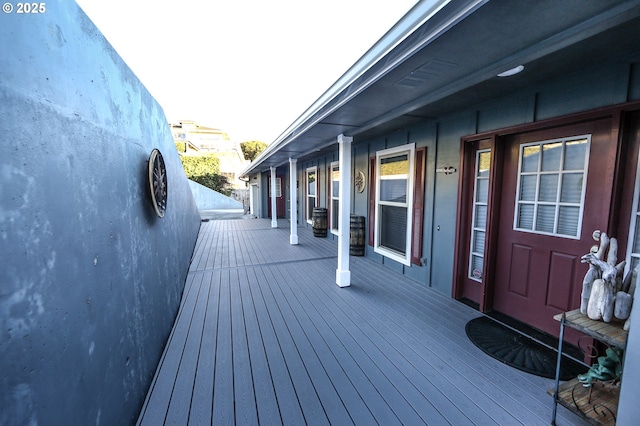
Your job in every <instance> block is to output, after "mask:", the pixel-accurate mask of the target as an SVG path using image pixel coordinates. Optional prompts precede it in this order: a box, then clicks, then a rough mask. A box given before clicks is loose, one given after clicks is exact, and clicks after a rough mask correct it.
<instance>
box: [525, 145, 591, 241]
mask: <svg viewBox="0 0 640 426" xmlns="http://www.w3.org/2000/svg"><path fill="white" fill-rule="evenodd" d="M590 141H591V136H579V137H576V138H571V139H556V140H553V141H544V142H534V143H530V144H524V145H521V147H520V165H519V171H518V190H517V197H516V209H515V212H516V214H515V217H514V229H516V230H520V231H527V232H536V233H541V234H548V235H558V236H563V237H571V238H579V237H580V232H581V223H582V215H583V212H584V195H585V187H586V185H585V176H586V175H587V165H588V162H589V158H588V157H589V156H588V153H589V146H590ZM540 154H542V155H540ZM561 165H563V167H561Z"/></svg>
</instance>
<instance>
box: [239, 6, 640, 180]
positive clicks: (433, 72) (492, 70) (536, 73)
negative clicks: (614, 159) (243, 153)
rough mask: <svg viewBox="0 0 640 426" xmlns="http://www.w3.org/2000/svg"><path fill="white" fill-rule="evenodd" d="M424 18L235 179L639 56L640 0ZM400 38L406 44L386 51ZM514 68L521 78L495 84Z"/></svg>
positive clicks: (469, 10)
mask: <svg viewBox="0 0 640 426" xmlns="http://www.w3.org/2000/svg"><path fill="white" fill-rule="evenodd" d="M423 3H424V2H423ZM420 8H422V9H423V10H420ZM424 9H425V5H424V4H420V3H419V4H418V5H416V6H415V7H414V8H413V9H412V10H411V11H410V12H409V13H408V14H407V15H406V16H405V17H404V18H403V19H402V20H401V21H400V22H398V24H396V26H394V28H392V29H391V30H390V31H389V32H388V33H387V34H386V35H385V36H384V37H383V38H382V39H381V40H380V42H378V44H376V45H375V46H374V47H372V49H371V50H370V51H369V52H367V53H366V54H365V55H364V56H363V58H362V59H361V60H360V61H358V62H357V63H356V64H355V65H354V66H353V67H352V68H351V69H350V70H349V71H347V73H345V75H344V76H343V77H342V78H341V80H339V81H338V82H336V84H334V86H332V87H331V88H330V89H329V90H328V91H327V92H326V93H325V94H324V95H323V96H322V97H320V99H319V100H318V101H316V103H315V104H314V105H312V106H311V107H310V108H309V109H308V110H307V111H306V112H305V113H304V114H302V115H301V116H300V118H298V120H296V122H294V123H293V124H292V125H291V126H290V127H289V128H288V129H286V130H285V131H284V132H283V133H282V135H281V136H280V137H279V138H278V139H277V140H276V141H274V142H273V143H272V144H271V145H270V146H269V147H268V149H267V150H266V151H265V152H264V153H263V154H262V155H261V156H260V157H258V159H256V161H254V162H253V163H252V164H251V165H250V166H249V168H247V169H246V170H245V171H244V172H243V174H244V175H247V174H249V173H252V172H258V171H265V170H267V169H268V168H269V167H270V166H279V165H281V164H284V163H286V162H287V161H288V159H289V158H290V157H291V158H298V159H304V158H305V157H306V156H312V155H315V154H316V153H317V152H318V151H320V150H322V149H323V148H326V147H328V146H331V145H333V144H335V143H336V136H337V135H339V134H341V133H344V134H345V135H348V136H354V143H357V142H358V140H362V139H364V138H369V137H373V136H376V135H380V134H384V133H388V132H389V131H392V130H394V129H397V128H401V127H404V126H407V125H410V124H412V123H415V122H419V121H424V120H426V119H429V118H433V117H439V116H442V115H445V114H447V113H450V112H453V111H455V110H457V109H461V108H466V107H469V106H472V105H476V104H480V103H482V102H485V101H487V100H489V99H493V98H497V97H500V96H503V95H507V94H509V93H511V92H514V91H517V90H520V89H523V88H525V87H527V86H529V85H532V84H535V83H540V82H544V81H548V80H552V79H555V78H558V77H560V76H563V75H568V74H571V73H573V72H574V71H575V70H576V69H577V68H581V69H585V68H590V67H594V66H596V65H599V64H602V63H607V62H612V63H613V62H617V61H622V60H625V61H626V60H628V59H629V57H632V56H635V55H640V1H639V0H616V1H614V0H611V1H607V2H602V1H601V0H563V1H561V2H558V1H557V0H532V1H517V2H513V1H510V0H491V1H489V0H452V1H450V2H448V3H446V5H445V6H444V7H442V8H441V9H440V10H439V11H438V12H437V13H435V14H434V15H433V16H430V17H429V18H428V19H427V20H426V21H425V12H424ZM398 32H404V34H405V38H404V39H403V40H402V41H401V42H400V43H399V44H397V45H395V47H394V46H393V45H391V41H392V40H397V37H396V38H395V39H392V38H391V36H393V35H394V34H395V33H398ZM391 48H392V49H391ZM377 52H381V53H377ZM374 54H375V55H377V56H376V58H375V61H374V62H373V65H371V64H370V62H367V58H368V55H369V56H370V55H374ZM369 61H370V59H369ZM520 64H522V65H524V66H525V69H524V71H523V72H521V73H520V74H517V75H515V76H512V77H506V78H501V77H497V74H499V73H501V72H503V71H505V70H508V69H510V68H513V67H515V66H517V65H520ZM351 76H353V77H351Z"/></svg>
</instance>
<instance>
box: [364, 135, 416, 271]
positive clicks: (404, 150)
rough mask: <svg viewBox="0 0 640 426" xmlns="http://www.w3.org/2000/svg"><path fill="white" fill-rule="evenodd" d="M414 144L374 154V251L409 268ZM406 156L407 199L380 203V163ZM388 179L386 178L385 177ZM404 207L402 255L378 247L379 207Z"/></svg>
mask: <svg viewBox="0 0 640 426" xmlns="http://www.w3.org/2000/svg"><path fill="white" fill-rule="evenodd" d="M415 149H416V146H415V143H411V144H407V145H400V146H397V147H394V148H388V149H384V150H382V151H377V152H376V182H375V185H376V191H375V194H376V195H375V196H376V199H375V225H374V226H375V228H374V229H375V232H374V248H373V249H374V251H375V252H376V253H378V254H381V255H383V256H385V257H388V258H390V259H393V260H395V261H397V262H400V263H402V264H403V265H407V266H411V236H412V235H411V234H412V226H413V220H412V218H413V191H414V186H415V182H414V179H415V172H414V167H415ZM402 154H407V157H408V160H409V171H408V174H407V199H406V202H405V203H397V202H389V201H383V202H381V201H380V181H381V179H382V178H381V167H380V161H381V160H382V159H384V158H387V157H393V156H397V155H402ZM387 178H388V177H387ZM381 204H383V205H388V206H398V207H405V208H406V209H407V229H406V247H405V253H404V255H403V254H402V253H400V252H397V251H395V250H392V249H389V248H386V247H383V246H381V245H380V228H381V226H382V225H383V224H382V223H381V222H380V205H381Z"/></svg>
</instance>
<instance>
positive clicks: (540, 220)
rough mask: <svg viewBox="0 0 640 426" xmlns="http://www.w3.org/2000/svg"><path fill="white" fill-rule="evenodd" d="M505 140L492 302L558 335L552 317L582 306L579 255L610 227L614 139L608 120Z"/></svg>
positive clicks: (509, 313)
mask: <svg viewBox="0 0 640 426" xmlns="http://www.w3.org/2000/svg"><path fill="white" fill-rule="evenodd" d="M585 140H586V142H585ZM504 142H505V143H506V149H505V152H504V163H503V166H504V168H503V173H504V175H503V180H502V188H501V193H502V196H501V201H500V207H499V211H500V221H499V227H498V243H497V244H498V246H497V256H496V259H495V265H496V278H495V287H494V299H493V308H494V309H495V310H497V311H499V312H502V313H504V314H507V315H509V316H511V317H513V318H516V319H519V320H521V321H523V322H525V323H527V324H529V325H532V326H534V327H536V328H538V329H540V330H543V331H546V332H548V333H551V334H553V335H556V336H557V335H558V331H559V326H558V322H557V321H555V320H553V316H554V315H556V314H558V313H560V312H563V311H569V310H572V309H576V308H579V307H580V298H581V291H582V280H583V277H584V274H585V273H586V271H587V269H588V268H587V266H586V265H584V264H582V263H581V262H580V258H581V256H582V255H584V254H586V253H588V252H589V249H590V248H591V247H592V246H593V245H594V244H597V242H596V241H594V240H593V237H592V234H593V231H594V230H596V229H598V230H601V231H607V229H606V227H607V223H608V215H609V211H610V200H611V196H610V189H609V190H608V189H607V188H610V187H611V179H610V178H608V176H610V173H609V172H608V169H610V168H611V167H612V166H613V163H612V161H613V160H614V159H615V149H616V141H611V127H610V120H608V119H607V120H598V121H593V122H588V123H582V124H578V125H574V126H567V127H562V128H555V129H552V130H545V131H538V132H531V133H524V134H519V135H513V136H509V137H508V138H507V139H506V140H505V141H504ZM612 153H613V154H614V155H612ZM583 155H584V157H582V156H583ZM582 158H584V160H582ZM584 179H586V183H585V182H584ZM571 340H573V339H571Z"/></svg>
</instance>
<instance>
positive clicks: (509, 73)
mask: <svg viewBox="0 0 640 426" xmlns="http://www.w3.org/2000/svg"><path fill="white" fill-rule="evenodd" d="M523 69H524V65H518V66H517V67H515V68H511V69H510V70H506V71H505V72H501V73H500V74H498V77H510V76H512V75H516V74H518V73H519V72H522V70H523Z"/></svg>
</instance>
